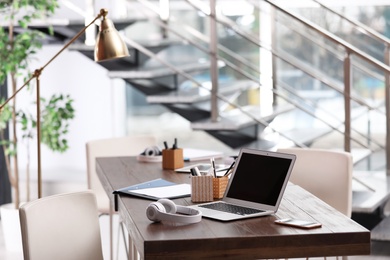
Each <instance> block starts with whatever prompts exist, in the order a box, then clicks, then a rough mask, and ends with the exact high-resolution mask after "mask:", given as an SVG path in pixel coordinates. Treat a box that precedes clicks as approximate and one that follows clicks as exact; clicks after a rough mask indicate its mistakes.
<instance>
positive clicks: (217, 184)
mask: <svg viewBox="0 0 390 260" xmlns="http://www.w3.org/2000/svg"><path fill="white" fill-rule="evenodd" d="M228 182H229V177H228V176H225V177H220V178H213V197H214V199H222V198H223V195H224V194H225V190H226V186H227V184H228Z"/></svg>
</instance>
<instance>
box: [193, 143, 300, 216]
mask: <svg viewBox="0 0 390 260" xmlns="http://www.w3.org/2000/svg"><path fill="white" fill-rule="evenodd" d="M295 158H296V157H295V155H293V154H286V153H279V152H269V151H262V150H256V149H249V148H242V149H241V150H240V153H239V155H238V157H237V159H236V163H235V165H236V166H235V167H234V170H233V173H232V174H231V177H230V180H229V183H228V186H227V187H226V191H225V194H224V196H223V198H222V199H221V200H220V201H214V202H209V203H202V204H197V205H192V206H190V207H191V208H196V209H197V210H200V211H201V212H202V215H203V217H206V218H211V219H216V220H220V221H231V220H237V219H244V218H253V217H259V216H266V215H271V214H274V213H276V211H277V210H278V208H279V204H280V202H281V200H282V197H283V194H284V191H285V189H286V186H287V183H288V180H289V178H290V175H291V171H292V169H293V166H294V163H295Z"/></svg>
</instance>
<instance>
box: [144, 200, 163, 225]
mask: <svg viewBox="0 0 390 260" xmlns="http://www.w3.org/2000/svg"><path fill="white" fill-rule="evenodd" d="M160 212H161V213H165V212H166V211H165V207H164V206H163V205H162V204H161V203H159V202H152V203H150V204H149V206H148V208H147V209H146V216H147V217H148V219H149V220H151V221H154V222H160V221H161V219H160V218H159V213H160Z"/></svg>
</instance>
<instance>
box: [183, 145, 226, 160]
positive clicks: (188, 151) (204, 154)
mask: <svg viewBox="0 0 390 260" xmlns="http://www.w3.org/2000/svg"><path fill="white" fill-rule="evenodd" d="M221 157H223V152H219V151H211V150H202V149H194V148H184V149H183V158H184V161H185V162H194V161H202V160H208V159H210V158H221Z"/></svg>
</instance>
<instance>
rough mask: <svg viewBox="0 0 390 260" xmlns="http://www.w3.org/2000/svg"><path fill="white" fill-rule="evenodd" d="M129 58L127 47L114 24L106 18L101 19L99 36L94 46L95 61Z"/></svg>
mask: <svg viewBox="0 0 390 260" xmlns="http://www.w3.org/2000/svg"><path fill="white" fill-rule="evenodd" d="M126 56H129V51H128V49H127V46H126V44H125V42H124V41H123V39H122V38H121V36H120V35H119V33H118V31H117V30H116V29H115V26H114V23H113V22H112V21H111V20H110V19H107V18H105V17H104V18H103V20H102V22H101V24H100V28H99V34H98V36H97V40H96V45H95V61H97V62H99V61H104V60H110V59H117V58H122V57H126Z"/></svg>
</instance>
